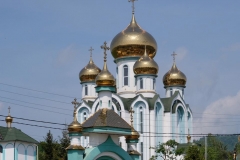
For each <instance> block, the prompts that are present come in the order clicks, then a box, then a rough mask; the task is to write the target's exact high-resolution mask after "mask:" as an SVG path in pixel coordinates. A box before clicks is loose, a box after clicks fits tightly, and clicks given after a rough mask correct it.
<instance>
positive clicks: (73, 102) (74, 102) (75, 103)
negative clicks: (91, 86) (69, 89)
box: [72, 98, 79, 110]
mask: <svg viewBox="0 0 240 160" xmlns="http://www.w3.org/2000/svg"><path fill="white" fill-rule="evenodd" d="M72 104H73V105H74V110H76V109H77V105H78V104H79V102H77V98H74V101H72Z"/></svg>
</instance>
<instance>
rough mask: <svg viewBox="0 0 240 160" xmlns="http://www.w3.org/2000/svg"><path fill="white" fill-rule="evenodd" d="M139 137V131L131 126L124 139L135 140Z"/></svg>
mask: <svg viewBox="0 0 240 160" xmlns="http://www.w3.org/2000/svg"><path fill="white" fill-rule="evenodd" d="M139 137H140V135H139V133H138V132H137V131H136V130H135V129H134V128H133V127H132V129H131V135H127V136H125V138H126V140H136V139H138V138H139Z"/></svg>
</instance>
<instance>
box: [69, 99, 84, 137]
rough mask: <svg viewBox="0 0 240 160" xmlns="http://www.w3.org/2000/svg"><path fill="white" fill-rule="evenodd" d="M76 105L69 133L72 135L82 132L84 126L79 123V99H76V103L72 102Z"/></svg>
mask: <svg viewBox="0 0 240 160" xmlns="http://www.w3.org/2000/svg"><path fill="white" fill-rule="evenodd" d="M71 103H72V104H73V105H74V112H73V117H74V118H73V122H72V123H71V124H70V125H68V131H69V132H70V133H80V132H82V125H81V124H80V123H79V122H78V121H77V105H79V104H80V103H79V102H77V98H74V101H72V102H71Z"/></svg>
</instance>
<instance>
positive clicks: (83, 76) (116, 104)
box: [67, 0, 193, 160]
mask: <svg viewBox="0 0 240 160" xmlns="http://www.w3.org/2000/svg"><path fill="white" fill-rule="evenodd" d="M130 1H131V2H132V3H133V11H132V18H131V21H130V24H129V25H128V26H127V27H126V29H124V30H122V31H121V32H119V33H118V34H117V35H116V36H115V37H114V38H113V39H112V41H111V44H110V47H108V45H107V43H106V42H105V43H104V44H103V45H102V46H101V48H102V49H103V53H104V66H103V69H102V70H101V69H100V68H99V67H97V66H96V65H95V64H94V61H93V58H92V51H93V49H92V48H90V52H91V56H90V60H89V63H88V64H86V66H85V67H84V68H83V69H81V71H80V73H79V79H80V83H81V85H82V101H81V102H80V103H78V102H77V101H76V100H75V101H73V102H72V103H73V104H74V106H75V107H74V108H75V109H74V120H73V122H72V123H71V124H70V125H69V128H68V130H69V136H70V137H71V145H70V146H69V147H68V148H67V149H68V158H69V160H75V159H76V160H77V159H79V160H80V159H84V160H111V159H114V160H115V159H116V160H122V159H123V160H138V159H139V160H148V159H150V158H151V156H153V155H155V152H154V150H152V149H149V148H150V147H155V146H156V145H158V144H159V143H163V142H166V141H168V140H170V139H174V140H176V141H177V142H178V143H180V144H181V143H187V138H186V137H187V135H188V134H192V133H193V129H192V122H193V116H192V111H191V109H190V107H189V105H188V104H187V103H186V102H185V100H184V90H185V88H186V82H187V78H186V76H185V74H184V73H183V72H182V71H180V70H179V69H178V67H177V64H176V62H175V56H176V54H175V53H173V54H172V56H173V64H172V67H171V68H170V69H169V71H166V74H165V75H164V76H163V78H162V83H163V84H164V89H165V95H162V96H161V97H160V95H159V94H158V93H157V92H156V89H157V88H156V83H158V82H157V81H156V77H157V76H158V70H159V66H158V63H157V62H156V61H155V60H154V57H155V55H156V54H157V42H156V40H155V39H154V37H153V36H152V35H151V34H150V33H148V32H147V31H146V30H143V29H142V28H141V27H140V26H139V24H138V23H137V21H136V18H135V15H134V1H135V0H130ZM108 50H110V52H111V55H112V56H113V57H114V63H115V64H116V73H114V74H115V77H114V76H113V74H112V73H110V72H109V70H108V68H107V51H108ZM79 156H80V157H79Z"/></svg>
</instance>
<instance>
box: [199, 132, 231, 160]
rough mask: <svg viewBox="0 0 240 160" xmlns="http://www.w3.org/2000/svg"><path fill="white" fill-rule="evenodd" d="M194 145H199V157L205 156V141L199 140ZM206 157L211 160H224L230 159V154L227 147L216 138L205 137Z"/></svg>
mask: <svg viewBox="0 0 240 160" xmlns="http://www.w3.org/2000/svg"><path fill="white" fill-rule="evenodd" d="M195 143H199V144H201V147H199V151H200V155H201V156H203V157H204V154H205V141H204V139H200V140H199V141H195ZM207 155H208V159H211V160H226V159H232V153H231V152H229V151H228V150H227V146H226V145H225V144H223V143H222V142H221V141H220V140H219V139H218V138H216V137H213V136H211V134H210V135H209V136H208V137H207Z"/></svg>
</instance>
